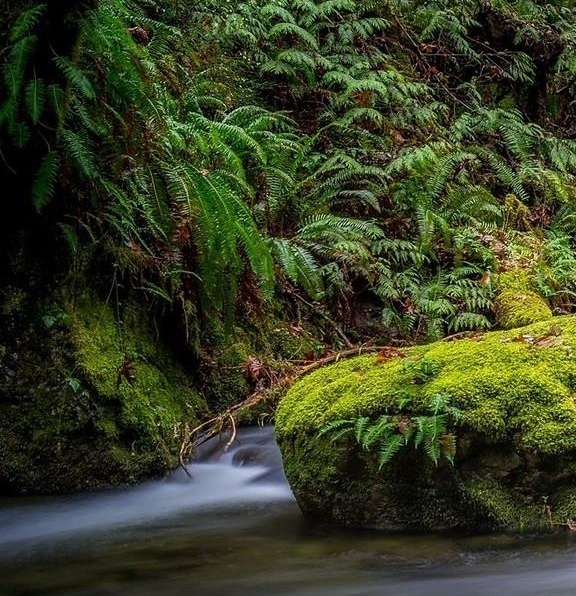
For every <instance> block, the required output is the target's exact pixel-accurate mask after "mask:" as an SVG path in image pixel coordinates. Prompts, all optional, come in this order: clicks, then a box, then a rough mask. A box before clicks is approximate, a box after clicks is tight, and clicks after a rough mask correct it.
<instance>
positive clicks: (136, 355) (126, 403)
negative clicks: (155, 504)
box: [0, 292, 206, 494]
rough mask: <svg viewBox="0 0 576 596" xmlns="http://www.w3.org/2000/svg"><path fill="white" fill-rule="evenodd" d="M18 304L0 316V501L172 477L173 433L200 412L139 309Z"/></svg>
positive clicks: (186, 379)
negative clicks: (4, 497) (9, 496)
mask: <svg viewBox="0 0 576 596" xmlns="http://www.w3.org/2000/svg"><path fill="white" fill-rule="evenodd" d="M12 294H14V292H12ZM19 295H20V294H19ZM22 296H23V298H22V299H21V300H20V301H19V302H18V304H16V305H15V306H14V307H13V308H11V309H8V308H6V305H7V304H8V298H9V297H8V296H5V298H4V302H3V308H2V309H1V312H0V319H1V321H2V323H3V331H4V333H3V334H2V337H1V342H0V344H1V345H0V379H1V380H2V384H1V385H0V494H2V493H4V494H32V493H63V492H76V491H81V490H90V489H95V488H103V487H111V486H117V485H121V484H129V483H135V482H140V481H142V480H145V479H147V478H149V477H151V476H157V475H161V474H163V473H165V472H167V471H168V470H170V469H172V468H174V467H175V466H176V465H177V464H178V457H177V453H178V448H179V444H180V440H181V432H180V431H181V430H182V427H183V425H185V424H189V425H192V426H194V425H195V424H197V422H198V419H199V418H200V416H201V415H203V414H204V413H205V410H206V404H205V402H204V400H203V399H202V398H201V397H200V396H199V395H198V393H197V392H196V391H195V390H193V389H192V388H191V387H190V376H189V375H188V374H187V372H186V371H185V370H184V369H183V368H182V367H181V365H179V364H178V363H177V362H176V359H175V357H174V356H173V355H172V354H170V353H168V352H167V351H166V349H165V348H164V347H163V346H162V345H161V343H160V342H159V340H158V338H157V337H156V336H155V334H154V333H153V331H152V329H151V328H150V326H149V321H150V318H149V316H147V312H146V311H145V309H143V307H142V306H139V305H137V304H136V303H130V302H129V301H127V302H126V303H125V304H124V305H122V306H119V307H118V308H117V309H113V308H112V307H111V306H110V305H109V304H107V303H106V302H104V301H102V300H100V299H98V298H97V297H96V296H95V295H93V294H87V295H85V296H84V297H82V298H78V297H76V299H75V300H74V302H72V301H70V300H69V299H67V298H66V297H64V296H62V295H58V296H52V297H51V298H50V299H46V300H44V301H42V302H41V303H40V302H38V301H36V300H31V299H30V298H29V297H27V295H26V294H25V293H22ZM13 302H14V300H12V302H10V304H12V303H13ZM116 311H117V312H116ZM31 313H35V314H34V315H33V314H31ZM118 315H119V318H118Z"/></svg>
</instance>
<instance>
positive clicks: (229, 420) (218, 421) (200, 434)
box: [178, 346, 398, 478]
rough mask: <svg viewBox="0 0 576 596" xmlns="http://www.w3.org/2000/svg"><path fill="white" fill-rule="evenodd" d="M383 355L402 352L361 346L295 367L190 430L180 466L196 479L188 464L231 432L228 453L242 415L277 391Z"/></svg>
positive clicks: (186, 433) (183, 441) (181, 452)
mask: <svg viewBox="0 0 576 596" xmlns="http://www.w3.org/2000/svg"><path fill="white" fill-rule="evenodd" d="M382 351H386V352H387V353H390V354H395V353H397V352H398V349H397V348H391V347H390V346H358V347H356V348H352V349H349V350H344V351H343V352H337V353H335V354H330V355H329V356H325V357H324V358H320V359H318V360H315V361H314V362H310V363H308V364H304V365H302V366H293V367H291V368H290V370H289V371H288V372H287V373H286V374H284V375H281V376H275V377H274V378H270V379H269V386H268V387H259V388H258V389H256V391H254V393H251V394H250V395H249V396H248V397H247V398H246V399H245V400H244V401H243V402H241V403H239V404H236V405H234V406H232V407H230V408H228V409H227V410H226V411H225V412H223V413H222V414H219V415H218V416H214V417H213V418H210V419H209V420H206V421H204V422H202V424H199V425H198V426H195V427H194V428H192V429H190V430H186V431H185V432H184V433H183V437H182V442H181V444H180V450H179V452H178V462H179V465H180V467H181V468H182V469H183V470H184V471H185V472H186V474H187V475H188V476H189V477H190V478H191V477H192V475H191V474H190V471H189V470H188V468H187V467H186V463H187V462H188V461H190V459H191V458H192V456H193V455H194V453H195V452H196V450H197V449H198V448H199V447H200V446H201V445H203V444H204V443H206V441H209V440H210V439H211V438H212V437H215V436H216V435H219V434H222V433H223V432H230V438H229V439H228V441H227V443H226V445H225V447H224V451H227V450H228V449H229V448H230V447H231V446H232V445H233V443H234V441H235V440H236V435H237V419H238V415H239V414H240V413H241V412H244V411H245V410H248V409H250V408H253V407H254V406H256V405H258V404H261V403H262V402H264V401H265V400H267V399H270V397H271V395H272V393H273V392H274V391H275V390H277V389H287V388H288V387H290V385H292V383H293V382H294V381H295V380H296V379H298V378H300V377H302V376H304V375H306V374H308V373H310V372H312V371H314V370H317V369H318V368H321V367H322V366H324V365H326V364H330V363H331V362H337V361H339V360H342V359H343V358H350V357H352V356H360V355H361V354H371V353H375V352H382Z"/></svg>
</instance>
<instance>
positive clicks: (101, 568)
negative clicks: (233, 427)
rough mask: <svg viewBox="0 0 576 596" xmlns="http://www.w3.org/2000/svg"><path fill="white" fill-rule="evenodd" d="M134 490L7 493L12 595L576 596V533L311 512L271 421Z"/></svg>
mask: <svg viewBox="0 0 576 596" xmlns="http://www.w3.org/2000/svg"><path fill="white" fill-rule="evenodd" d="M190 472H191V474H192V479H190V478H188V476H186V475H185V474H184V472H183V471H179V472H175V473H174V474H172V475H171V476H170V477H168V478H166V479H164V480H159V481H155V482H150V483H148V484H144V485H141V486H139V487H136V488H127V489H123V490H117V491H106V492H100V493H95V494H89V495H82V496H75V497H67V498H62V497H60V498H26V499H6V500H0V594H1V595H2V596H4V595H6V596H28V595H42V596H51V595H65V596H248V595H250V596H256V595H258V596H380V595H383V594H390V595H393V596H422V595H428V596H457V595H458V596H488V595H492V594H497V593H502V594H505V595H506V596H561V595H562V596H568V595H570V596H572V595H574V594H575V593H576V537H574V535H572V534H569V533H561V534H555V535H553V536H547V537H540V538H535V537H532V538H530V537H526V536H523V537H518V536H509V535H507V536H505V535H501V536H484V537H476V538H454V537H452V538H448V537H441V536H430V535H428V536H406V535H385V534H379V533H371V532H346V531H341V530H335V529H330V528H326V527H323V526H320V525H316V524H313V523H311V522H307V521H306V520H304V519H303V518H302V516H301V514H300V513H299V511H298V508H297V506H296V504H295V502H294V499H293V497H292V495H291V493H290V489H289V488H288V485H287V484H286V480H285V478H284V476H283V474H282V469H281V461H280V457H279V454H278V450H277V448H276V446H275V444H274V439H273V431H272V429H271V428H264V429H250V430H247V431H243V432H242V433H241V434H240V436H239V440H238V441H237V442H236V444H235V445H234V446H233V447H232V448H231V449H230V450H229V451H228V452H227V453H222V451H221V448H219V447H218V445H217V444H216V443H212V444H211V445H209V446H207V447H206V448H205V449H204V451H203V453H202V457H201V461H200V462H199V463H195V464H191V465H190Z"/></svg>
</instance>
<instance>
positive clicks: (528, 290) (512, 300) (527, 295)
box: [494, 269, 552, 329]
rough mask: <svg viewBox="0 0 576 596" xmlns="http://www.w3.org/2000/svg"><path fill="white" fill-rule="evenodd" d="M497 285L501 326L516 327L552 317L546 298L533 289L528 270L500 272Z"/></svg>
mask: <svg viewBox="0 0 576 596" xmlns="http://www.w3.org/2000/svg"><path fill="white" fill-rule="evenodd" d="M497 287H498V290H499V294H498V296H497V298H496V300H495V302H494V309H495V311H496V320H497V323H498V325H499V326H500V327H502V328H504V329H514V328H516V327H524V326H525V325H530V324H532V323H537V322H538V321H548V320H550V319H551V318H552V311H551V310H550V307H549V306H548V303H547V302H546V300H544V298H542V296H540V295H539V294H537V293H536V292H535V291H533V288H532V287H531V280H530V275H529V272H528V271H526V270H522V269H514V270H511V271H507V272H505V273H501V274H499V275H498V279H497Z"/></svg>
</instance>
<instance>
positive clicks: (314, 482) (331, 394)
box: [276, 317, 576, 531]
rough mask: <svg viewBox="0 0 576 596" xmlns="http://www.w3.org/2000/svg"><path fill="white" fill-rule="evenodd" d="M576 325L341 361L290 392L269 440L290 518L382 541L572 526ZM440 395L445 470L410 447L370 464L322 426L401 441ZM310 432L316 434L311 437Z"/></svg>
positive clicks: (372, 456)
mask: <svg viewBox="0 0 576 596" xmlns="http://www.w3.org/2000/svg"><path fill="white" fill-rule="evenodd" d="M575 349H576V317H557V318H555V319H554V320H553V321H548V322H541V323H536V324H533V325H531V326H528V327H523V328H520V329H515V330H511V331H500V332H490V333H485V334H482V335H480V334H477V335H472V336H470V337H467V338H463V339H458V340H455V341H440V342H436V343H433V344H430V345H427V346H419V347H414V348H407V349H404V350H395V351H391V352H390V353H389V354H384V355H380V356H374V355H366V356H359V357H356V358H352V359H349V360H344V361H341V362H338V363H336V364H332V365H329V366H326V367H324V368H323V369H321V370H318V371H316V372H314V373H312V374H310V375H309V376H307V377H304V378H303V379H301V380H299V381H297V382H296V383H295V384H294V386H293V387H292V388H291V389H290V391H289V392H288V394H287V395H286V397H285V398H284V399H283V400H282V402H281V403H280V406H279V409H278V412H277V418H276V432H277V438H278V442H279V444H280V448H281V451H282V455H283V459H284V466H285V471H286V475H287V478H288V480H289V482H290V484H291V486H292V489H293V491H294V494H295V496H296V498H297V500H298V503H299V505H300V507H301V509H302V510H303V511H304V512H305V513H307V514H309V515H311V516H313V517H316V518H319V519H323V520H327V521H331V522H336V523H338V524H343V525H347V526H356V527H374V528H381V529H388V530H391V529H411V528H412V529H428V530H475V531H477V530H494V529H528V528H546V527H550V526H552V525H556V524H565V523H566V521H567V520H568V519H571V518H575V517H576V404H575V390H576V359H575V356H574V350H575ZM438 396H442V398H443V399H444V400H446V401H449V403H450V407H451V408H453V409H454V411H455V412H456V411H458V412H459V414H460V415H459V416H458V417H451V416H448V415H446V416H447V418H448V419H449V426H450V431H449V432H451V433H453V434H454V435H455V436H456V454H455V457H454V465H452V464H451V463H450V462H449V461H448V460H447V459H446V458H441V459H439V460H438V461H437V462H434V461H433V460H432V459H431V458H430V457H428V456H427V455H426V453H425V451H424V449H423V448H422V445H421V446H420V447H419V448H415V447H414V442H412V443H410V444H408V445H407V446H405V447H403V448H402V449H401V450H400V451H399V452H398V453H397V454H396V455H395V456H394V457H392V458H391V459H390V461H389V462H387V463H385V464H384V465H383V466H382V467H379V465H378V459H379V454H378V453H377V450H375V449H362V448H361V447H360V446H359V444H358V442H357V441H356V440H355V438H354V436H352V435H347V436H344V437H342V438H340V439H338V440H335V441H332V438H333V437H334V436H336V435H335V434H334V433H329V432H327V433H325V434H322V433H321V431H322V429H325V428H326V425H327V424H329V423H330V422H334V421H339V420H340V421H342V420H357V419H358V418H360V417H367V418H368V419H369V420H375V419H377V418H378V417H379V416H382V415H388V416H389V420H391V421H394V420H396V421H398V425H399V429H400V430H398V432H400V431H401V430H402V428H406V427H407V426H409V425H410V424H416V421H417V417H418V416H423V415H428V416H429V415H430V403H431V400H434V399H435V398H437V397H438ZM319 433H320V434H319Z"/></svg>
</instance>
